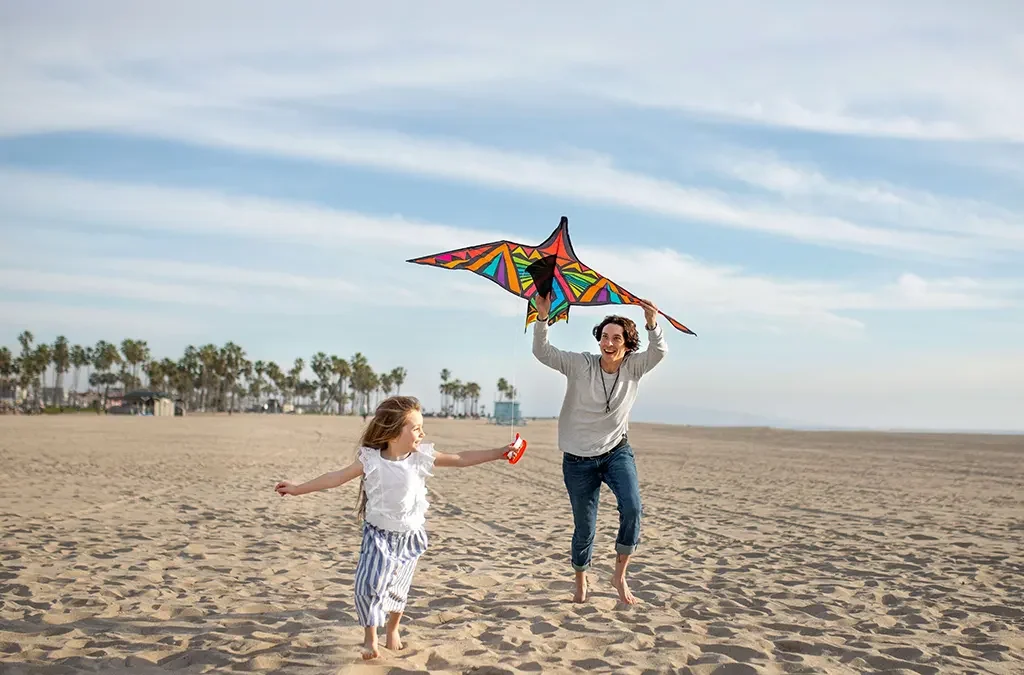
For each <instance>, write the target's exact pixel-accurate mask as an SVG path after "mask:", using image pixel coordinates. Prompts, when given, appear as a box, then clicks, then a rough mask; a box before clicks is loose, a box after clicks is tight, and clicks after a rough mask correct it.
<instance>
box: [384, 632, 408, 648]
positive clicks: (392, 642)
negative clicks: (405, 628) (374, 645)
mask: <svg viewBox="0 0 1024 675" xmlns="http://www.w3.org/2000/svg"><path fill="white" fill-rule="evenodd" d="M384 646H385V647H387V648H388V649H390V650H392V651H396V652H398V651H401V650H403V649H405V644H404V643H403V642H402V638H401V637H399V635H398V630H397V629H395V632H394V633H392V632H390V631H389V632H388V639H387V642H385V643H384Z"/></svg>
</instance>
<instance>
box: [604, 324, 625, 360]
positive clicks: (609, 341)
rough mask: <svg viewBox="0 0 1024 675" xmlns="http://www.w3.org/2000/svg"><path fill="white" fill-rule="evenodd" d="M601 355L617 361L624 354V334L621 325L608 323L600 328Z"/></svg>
mask: <svg viewBox="0 0 1024 675" xmlns="http://www.w3.org/2000/svg"><path fill="white" fill-rule="evenodd" d="M600 342H601V356H602V357H603V358H605V359H607V360H609V361H613V362H614V361H618V360H620V359H622V358H624V357H625V356H626V335H625V333H624V331H623V330H622V326H620V325H618V324H614V323H610V324H608V325H607V326H605V327H604V328H603V329H602V330H601V341H600Z"/></svg>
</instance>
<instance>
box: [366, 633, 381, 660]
mask: <svg viewBox="0 0 1024 675" xmlns="http://www.w3.org/2000/svg"><path fill="white" fill-rule="evenodd" d="M378 656H380V651H378V649H377V628H376V626H366V637H365V638H364V639H363V661H369V660H371V659H375V658H377V657H378Z"/></svg>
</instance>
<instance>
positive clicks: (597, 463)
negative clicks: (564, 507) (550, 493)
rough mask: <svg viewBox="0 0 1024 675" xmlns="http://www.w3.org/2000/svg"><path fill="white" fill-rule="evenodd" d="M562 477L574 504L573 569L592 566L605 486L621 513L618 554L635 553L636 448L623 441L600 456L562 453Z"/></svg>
mask: <svg viewBox="0 0 1024 675" xmlns="http://www.w3.org/2000/svg"><path fill="white" fill-rule="evenodd" d="M562 478H563V479H564V480H565V489H566V490H567V491H568V492H569V503H570V504H572V519H573V523H574V525H575V527H574V529H573V533H572V566H573V569H575V570H576V571H577V572H582V571H584V570H586V569H588V568H589V567H590V561H591V558H592V557H593V553H594V532H595V530H596V529H597V502H598V498H599V497H600V496H601V483H605V484H606V485H607V486H608V487H609V488H611V491H612V493H613V494H614V495H615V500H616V502H617V506H618V510H619V534H618V536H616V537H615V552H616V553H619V554H621V555H630V554H632V553H633V552H634V551H635V550H636V547H637V544H639V543H640V515H641V512H642V506H641V504H640V484H639V482H638V481H637V474H636V462H635V461H634V458H633V448H631V447H630V446H629V443H626V442H623V443H622V444H621V445H620V446H619V447H617V448H616V449H614V450H612V451H611V452H609V453H608V454H606V455H601V456H599V457H578V456H576V455H570V454H568V453H563V454H562Z"/></svg>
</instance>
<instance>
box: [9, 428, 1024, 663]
mask: <svg viewBox="0 0 1024 675" xmlns="http://www.w3.org/2000/svg"><path fill="white" fill-rule="evenodd" d="M426 424H427V433H428V440H431V441H433V442H435V443H436V444H437V445H438V448H439V449H441V450H445V451H451V452H457V451H459V450H462V449H474V448H479V447H493V446H497V445H501V444H504V443H505V442H507V441H508V438H509V429H508V428H507V427H495V426H489V425H487V424H485V423H483V422H472V421H457V420H434V419H429V418H428V419H427V420H426ZM360 428H361V421H360V420H359V418H350V417H344V418H338V417H315V416H267V417H260V416H249V415H246V416H239V415H235V416H232V417H227V416H190V417H186V418H184V419H182V418H130V417H106V418H104V417H99V416H93V415H66V416H54V417H45V418H44V417H35V418H29V417H0V475H2V478H3V484H4V488H5V489H4V492H5V494H4V496H3V498H2V506H0V524H2V526H3V541H2V542H0V673H5V674H7V673H10V674H12V675H13V674H15V673H77V672H133V673H163V672H167V671H173V672H178V673H201V672H249V673H412V672H430V673H437V672H459V673H531V672H536V673H562V672H583V671H596V672H614V673H637V674H640V673H661V672H681V673H692V674H694V675H711V674H714V675H743V674H746V673H874V672H887V673H911V674H913V673H921V674H923V675H929V674H931V673H1003V674H1007V675H1010V674H1011V673H1013V674H1019V673H1022V672H1024V441H1022V439H1021V438H1020V437H1010V436H989V437H985V436H973V437H971V436H952V435H945V436H943V435H910V434H900V435H897V434H891V435H886V434H878V433H817V432H816V433H810V432H787V431H773V430H768V429H747V430H743V429H732V430H727V429H700V428H685V427H671V426H655V425H644V424H634V425H633V428H632V430H631V433H630V440H631V442H632V444H633V446H634V448H635V452H636V456H637V464H638V468H639V472H640V479H641V491H642V494H643V498H644V508H645V519H644V522H643V535H642V537H643V538H642V543H641V547H640V550H639V551H638V553H637V555H636V556H635V558H634V562H633V564H632V566H631V568H630V571H631V582H632V587H633V590H634V592H635V593H636V595H637V596H638V597H639V598H640V599H641V600H642V601H643V604H641V605H639V606H636V607H631V608H630V607H625V606H623V605H619V604H617V602H616V596H615V593H614V589H613V588H612V587H611V585H610V583H609V580H610V572H611V570H612V566H613V564H614V549H613V542H614V537H615V530H616V526H617V513H616V511H615V505H614V500H613V499H612V498H611V494H610V492H609V491H608V490H607V488H604V490H603V492H602V497H601V499H602V501H601V507H600V512H599V515H598V518H599V523H598V534H597V540H596V552H595V566H594V569H593V571H592V573H591V588H592V597H591V599H590V601H589V603H587V604H585V605H575V604H573V603H572V602H571V599H572V569H571V567H570V566H569V560H568V549H569V539H570V536H571V533H572V525H571V515H570V510H569V504H568V499H567V497H566V494H565V489H564V487H563V485H562V479H561V469H560V455H559V454H558V452H557V450H556V448H555V445H554V438H555V423H554V422H550V421H540V422H533V423H530V424H529V425H528V426H526V427H523V428H521V429H519V430H520V431H521V432H523V434H524V436H525V437H526V438H527V439H528V440H529V441H530V446H529V450H528V451H527V454H526V456H525V458H524V459H523V461H522V462H521V463H520V464H518V465H517V466H509V465H508V464H507V463H504V462H496V463H491V464H486V465H482V466H478V467H473V468H469V469H437V470H435V477H434V478H433V479H432V481H431V482H430V484H429V487H430V498H431V504H432V505H431V509H430V511H429V512H428V531H429V535H430V549H429V550H428V551H427V553H426V554H425V556H424V557H423V558H422V559H421V561H420V564H419V568H418V571H417V574H416V578H415V580H414V582H413V590H412V594H411V597H410V604H409V607H408V609H407V613H406V618H405V620H404V622H403V627H404V631H403V635H404V638H405V641H406V645H407V647H406V649H405V650H404V652H402V653H401V654H395V653H392V652H388V651H387V650H383V649H382V658H381V659H380V660H379V661H378V662H376V663H372V664H364V663H363V662H362V661H361V660H360V658H359V644H360V642H361V639H362V629H361V628H360V627H359V626H358V625H357V623H356V616H355V612H354V609H353V604H352V580H353V572H354V570H355V566H356V560H357V557H358V553H359V542H360V529H359V526H358V523H357V522H356V521H355V519H354V510H355V505H356V495H357V491H358V481H355V482H353V483H351V484H349V485H346V486H344V487H342V488H339V489H336V490H332V491H327V492H323V493H318V494H313V495H307V496H304V497H299V498H291V497H287V498H282V497H280V496H278V495H277V494H275V493H274V490H273V486H274V483H275V482H276V481H277V480H279V479H282V478H287V479H293V480H306V479H309V478H313V477H315V476H316V475H317V474H319V473H322V472H324V471H328V470H332V469H336V468H339V467H341V466H343V465H344V464H346V463H348V462H349V461H351V459H352V458H353V456H354V447H353V446H354V443H355V441H356V438H357V437H358V433H359V431H360ZM382 647H383V633H382Z"/></svg>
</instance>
